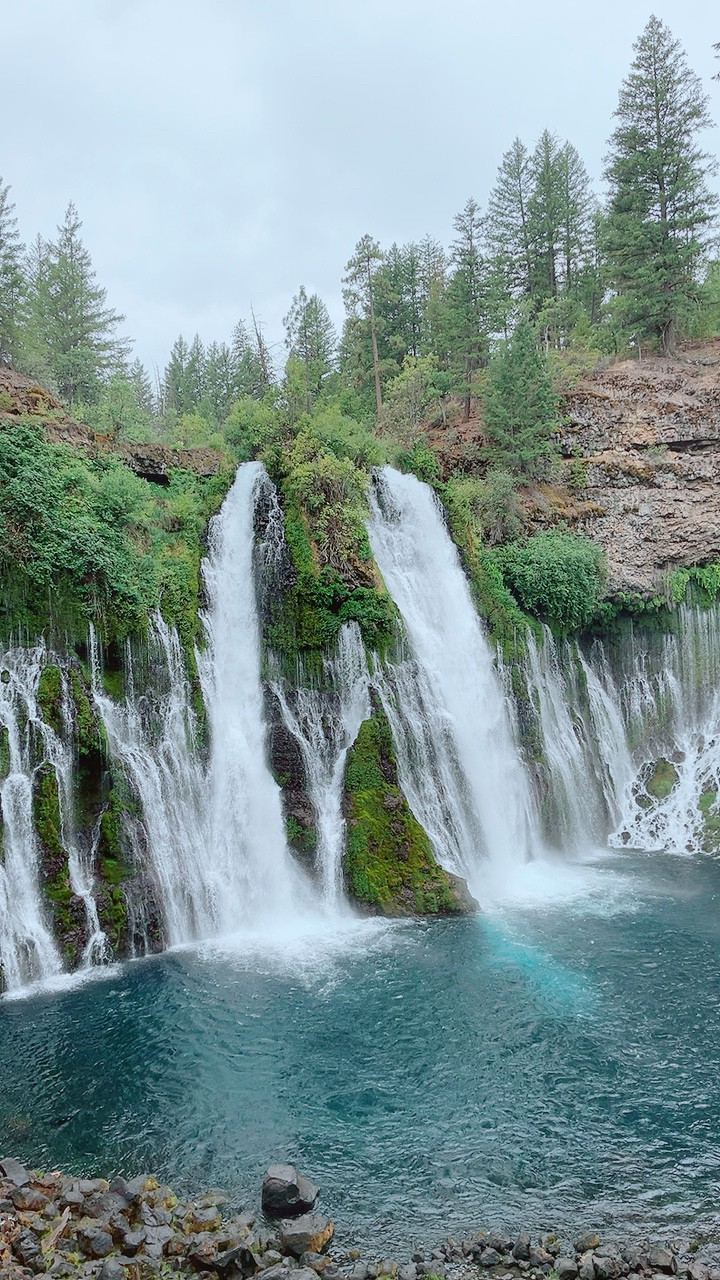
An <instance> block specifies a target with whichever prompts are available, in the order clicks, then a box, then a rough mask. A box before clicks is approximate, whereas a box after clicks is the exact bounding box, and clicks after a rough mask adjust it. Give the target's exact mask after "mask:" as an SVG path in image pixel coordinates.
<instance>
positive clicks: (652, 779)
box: [645, 757, 678, 800]
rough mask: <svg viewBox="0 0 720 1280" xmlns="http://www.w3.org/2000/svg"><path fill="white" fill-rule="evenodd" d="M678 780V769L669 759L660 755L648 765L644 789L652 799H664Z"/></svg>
mask: <svg viewBox="0 0 720 1280" xmlns="http://www.w3.org/2000/svg"><path fill="white" fill-rule="evenodd" d="M677 781H678V771H677V769H676V768H675V765H674V764H672V763H671V761H670V760H666V759H665V758H664V757H661V758H660V759H659V760H656V761H655V762H654V764H652V765H651V766H650V771H649V773H648V775H647V777H646V778H645V790H646V791H647V793H648V795H649V796H652V798H653V800H665V799H667V797H668V796H669V795H670V792H671V791H672V789H673V787H674V786H675V785H676V783H677Z"/></svg>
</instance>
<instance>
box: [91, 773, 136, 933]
mask: <svg viewBox="0 0 720 1280" xmlns="http://www.w3.org/2000/svg"><path fill="white" fill-rule="evenodd" d="M128 811H129V803H128V792H127V787H125V786H124V785H123V783H122V781H121V780H117V781H116V782H115V784H114V785H113V786H112V788H111V790H110V794H109V796H108V798H107V802H106V804H105V807H104V809H103V811H102V814H101V815H100V828H99V832H98V841H97V850H96V864H95V874H96V886H97V893H96V899H97V906H98V918H99V920H100V924H101V926H102V928H103V930H104V931H105V933H106V934H107V937H108V940H109V942H110V945H111V947H112V949H113V951H114V953H115V954H116V955H117V954H122V953H123V952H124V951H125V950H126V943H127V929H128V912H127V900H126V898H125V893H124V891H123V885H124V883H125V882H126V881H127V880H128V879H129V877H130V874H131V870H130V867H129V866H128V862H127V859H126V856H125V849H124V842H123V819H124V815H125V814H126V813H127V812H128Z"/></svg>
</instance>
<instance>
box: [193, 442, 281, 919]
mask: <svg viewBox="0 0 720 1280" xmlns="http://www.w3.org/2000/svg"><path fill="white" fill-rule="evenodd" d="M268 488H271V485H270V481H269V480H268V477H267V473H266V472H265V469H264V467H263V466H262V465H261V464H260V463H259V462H246V463H245V464H244V465H243V466H241V467H240V468H239V469H238V472H237V476H236V478H235V483H234V484H233V486H232V488H231V490H230V492H229V493H228V495H227V497H226V499H225V502H224V503H223V506H222V510H221V511H220V514H219V515H217V516H215V518H214V519H213V521H212V523H211V527H210V554H209V556H208V558H207V560H206V561H205V562H204V565H203V573H204V577H205V585H206V589H207V594H208V600H209V609H208V612H207V614H206V615H205V616H204V618H203V624H204V627H205V632H206V636H207V646H206V648H205V650H204V652H203V653H202V654H198V668H199V671H200V680H201V683H202V689H203V694H204V697H205V705H206V707H207V714H208V722H209V728H210V742H211V755H210V766H209V776H208V782H207V792H208V805H209V809H208V817H207V848H206V855H205V856H206V863H207V864H208V868H209V872H210V874H211V875H212V880H213V886H214V898H215V903H216V910H217V922H218V924H219V926H220V930H221V931H228V930H231V929H237V928H238V927H239V926H240V925H245V926H247V925H249V924H253V923H256V922H257V921H259V920H262V919H263V918H264V919H266V920H269V919H275V920H277V919H283V918H288V917H290V916H292V915H294V914H295V913H296V911H297V907H298V897H299V895H300V896H302V889H301V881H300V876H299V872H298V871H297V870H296V868H295V866H294V864H293V862H292V857H291V855H290V853H289V851H288V848H287V843H286V840H285V827H284V822H283V815H282V804H281V798H280V788H279V787H278V785H277V783H276V782H275V780H274V778H273V776H272V774H271V772H270V769H269V767H268V764H267V759H266V738H267V728H266V724H265V717H264V710H263V691H262V681H261V675H260V673H261V650H260V624H259V619H258V610H257V603H256V596H255V580H254V575H253V517H254V512H255V506H256V502H257V501H258V499H259V498H260V497H261V496H262V494H263V491H264V490H267V489H268ZM276 534H277V523H276V522H274V521H272V520H271V521H270V522H269V528H268V535H267V539H268V542H269V543H270V544H272V545H274V543H275V541H276ZM271 552H272V546H270V547H269V549H268V550H267V552H266V553H265V554H264V555H263V554H262V553H261V556H260V559H261V561H262V560H263V559H265V560H266V559H267V558H268V556H269V555H271Z"/></svg>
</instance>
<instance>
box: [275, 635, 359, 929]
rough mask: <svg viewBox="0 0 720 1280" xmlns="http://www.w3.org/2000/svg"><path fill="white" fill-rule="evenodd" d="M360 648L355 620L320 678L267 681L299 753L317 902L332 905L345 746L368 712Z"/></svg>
mask: <svg viewBox="0 0 720 1280" xmlns="http://www.w3.org/2000/svg"><path fill="white" fill-rule="evenodd" d="M368 683H369V682H368V671H367V663H366V659H365V648H364V646H363V642H362V636H361V634H360V628H359V626H358V624H357V623H356V622H346V623H345V624H344V626H342V627H341V628H340V631H339V633H338V638H337V645H336V650H335V653H334V654H333V655H331V656H330V657H326V658H325V660H324V662H323V673H322V680H321V681H320V682H319V683H318V682H315V683H310V682H309V681H308V679H307V677H306V676H304V674H303V673H302V671H301V672H300V673H299V681H298V686H297V687H296V688H295V689H290V688H288V687H287V685H286V683H285V682H284V681H283V680H281V679H275V680H273V681H272V686H271V687H272V690H273V693H274V694H275V697H276V698H277V701H278V706H279V708H280V713H281V715H282V719H283V722H284V724H285V726H286V728H287V729H288V730H289V731H290V733H291V734H292V736H293V737H294V738H295V740H296V742H297V743H298V746H299V747H300V751H301V753H302V759H303V764H304V766H305V776H306V780H307V789H308V795H309V797H310V800H311V803H312V806H313V809H314V811H315V819H316V824H317V855H316V865H317V871H318V878H319V882H320V892H321V896H322V900H323V903H324V904H325V906H327V907H329V908H330V909H331V910H336V909H337V908H338V906H339V904H340V902H341V900H342V854H343V848H344V843H345V819H344V818H343V814H342V787H343V778H344V774H345V761H346V758H347V753H348V749H349V748H350V747H351V746H352V744H353V742H354V741H355V738H356V737H357V734H358V730H359V728H360V725H361V724H362V722H363V720H365V719H367V717H368V716H369V715H370V713H371V706H370V696H369V692H368Z"/></svg>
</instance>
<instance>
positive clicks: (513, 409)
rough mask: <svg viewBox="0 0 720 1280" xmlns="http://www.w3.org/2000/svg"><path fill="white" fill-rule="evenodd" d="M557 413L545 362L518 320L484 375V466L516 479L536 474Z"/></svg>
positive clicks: (546, 452) (527, 324) (529, 328)
mask: <svg viewBox="0 0 720 1280" xmlns="http://www.w3.org/2000/svg"><path fill="white" fill-rule="evenodd" d="M557 413H558V401H557V396H556V395H555V392H554V391H553V387H552V379H551V376H550V371H549V369H548V365H547V361H546V360H545V359H544V358H543V356H542V355H541V353H540V352H539V351H538V348H537V344H536V341H535V336H534V334H533V330H532V325H531V324H530V321H529V320H528V318H527V316H522V317H521V318H520V321H519V323H518V325H517V327H516V329H515V332H514V333H513V335H512V337H511V338H509V339H508V340H507V341H505V342H503V344H502V345H501V347H500V348H499V350H498V351H497V353H496V354H495V355H494V357H493V359H492V361H491V363H490V368H489V370H488V378H487V384H486V389H485V397H484V414H483V416H484V423H485V434H486V436H487V440H488V450H487V453H488V457H489V459H490V461H491V462H492V463H494V464H496V465H498V466H500V467H503V468H505V469H506V470H508V471H513V472H516V473H518V474H520V475H525V476H532V475H538V474H541V473H542V471H543V469H544V467H545V465H546V460H547V457H548V455H549V454H550V453H551V452H552V443H551V436H552V432H553V431H554V430H555V428H556V427H557Z"/></svg>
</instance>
